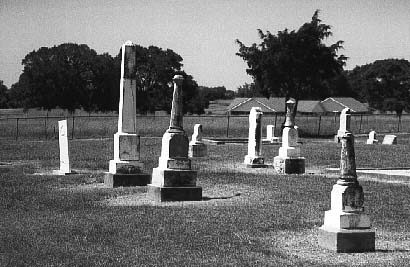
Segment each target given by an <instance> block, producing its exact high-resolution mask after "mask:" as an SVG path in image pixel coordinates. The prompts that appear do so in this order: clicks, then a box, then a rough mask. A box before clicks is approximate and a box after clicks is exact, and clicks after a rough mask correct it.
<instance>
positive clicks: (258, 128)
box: [248, 107, 262, 156]
mask: <svg viewBox="0 0 410 267" xmlns="http://www.w3.org/2000/svg"><path fill="white" fill-rule="evenodd" d="M261 150H262V110H261V108H260V107H253V108H252V109H251V112H250V114H249V139H248V155H249V156H261V153H262V151H261Z"/></svg>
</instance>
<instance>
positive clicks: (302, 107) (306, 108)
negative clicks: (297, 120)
mask: <svg viewBox="0 0 410 267" xmlns="http://www.w3.org/2000/svg"><path fill="white" fill-rule="evenodd" d="M297 112H301V113H323V112H326V111H325V109H324V108H323V106H322V104H321V103H320V101H319V100H299V102H298V110H297Z"/></svg>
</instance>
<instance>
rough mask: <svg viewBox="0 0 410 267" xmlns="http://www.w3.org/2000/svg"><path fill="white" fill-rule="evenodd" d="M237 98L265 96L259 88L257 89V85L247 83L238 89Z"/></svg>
mask: <svg viewBox="0 0 410 267" xmlns="http://www.w3.org/2000/svg"><path fill="white" fill-rule="evenodd" d="M236 96H237V97H261V96H263V95H262V93H261V92H260V90H259V88H257V87H256V85H255V83H245V84H244V85H241V86H239V87H238V91H237V93H236Z"/></svg>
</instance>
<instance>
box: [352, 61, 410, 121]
mask: <svg viewBox="0 0 410 267" xmlns="http://www.w3.org/2000/svg"><path fill="white" fill-rule="evenodd" d="M347 77H348V80H349V83H350V85H351V87H352V89H353V91H355V92H356V93H357V95H358V96H359V99H360V100H362V101H366V102H368V103H369V106H370V107H372V108H374V109H378V110H382V111H387V110H389V111H396V114H397V115H398V116H401V114H402V112H403V110H407V111H410V62H409V61H407V60H405V59H384V60H376V61H375V62H373V63H370V64H366V65H363V66H357V67H355V68H354V69H353V70H352V71H350V72H349V73H348V76H347Z"/></svg>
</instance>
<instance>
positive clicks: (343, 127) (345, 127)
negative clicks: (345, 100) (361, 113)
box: [337, 108, 350, 137]
mask: <svg viewBox="0 0 410 267" xmlns="http://www.w3.org/2000/svg"><path fill="white" fill-rule="evenodd" d="M348 132H350V109H349V108H345V109H343V110H342V113H341V114H340V126H339V130H338V131H337V135H338V136H339V137H340V136H343V135H344V134H346V133H348Z"/></svg>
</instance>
